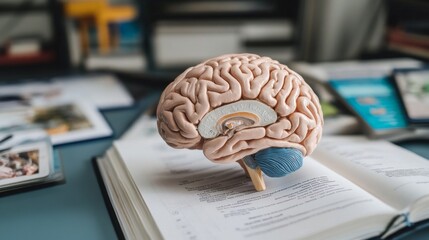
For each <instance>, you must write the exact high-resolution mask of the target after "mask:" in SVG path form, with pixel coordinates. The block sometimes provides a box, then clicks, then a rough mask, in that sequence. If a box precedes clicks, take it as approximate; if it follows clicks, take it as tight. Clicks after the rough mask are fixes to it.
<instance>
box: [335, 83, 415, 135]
mask: <svg viewBox="0 0 429 240" xmlns="http://www.w3.org/2000/svg"><path fill="white" fill-rule="evenodd" d="M328 84H329V86H330V88H331V89H332V90H333V93H334V94H335V95H337V97H338V99H340V100H341V101H342V102H343V103H344V104H345V105H346V107H348V108H349V109H350V110H351V111H352V112H353V113H355V115H356V116H357V117H358V118H359V119H360V120H361V122H362V123H363V126H364V130H365V132H366V133H367V134H368V135H370V136H373V137H377V136H385V135H393V134H396V133H398V132H403V131H408V129H407V128H408V123H407V120H406V117H405V113H404V111H403V109H402V106H401V103H400V100H399V97H398V95H397V92H396V90H395V88H394V86H393V84H392V83H391V81H390V80H389V77H388V76H370V77H356V78H344V79H341V78H338V79H331V80H330V81H329V82H328Z"/></svg>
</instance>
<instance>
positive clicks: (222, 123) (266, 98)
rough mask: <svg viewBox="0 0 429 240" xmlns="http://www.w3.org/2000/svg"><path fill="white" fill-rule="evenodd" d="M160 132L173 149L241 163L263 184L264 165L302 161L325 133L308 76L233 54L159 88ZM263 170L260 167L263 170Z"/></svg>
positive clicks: (283, 168)
mask: <svg viewBox="0 0 429 240" xmlns="http://www.w3.org/2000/svg"><path fill="white" fill-rule="evenodd" d="M157 117H158V131H159V133H160V135H161V136H162V138H163V139H164V140H165V141H166V142H167V143H168V144H169V145H170V146H172V147H174V148H189V149H202V150H203V153H204V155H205V156H206V157H207V158H208V159H210V160H211V161H213V162H216V163H230V162H238V163H240V165H241V166H242V167H243V169H244V170H245V172H246V173H247V174H248V175H249V176H250V177H251V179H252V182H253V184H254V186H255V188H256V190H258V191H262V190H264V189H265V183H264V181H263V178H262V172H264V173H265V174H266V175H268V176H270V177H280V176H284V175H286V174H288V173H291V172H293V171H296V170H297V169H299V168H300V167H301V166H302V162H303V157H304V156H307V155H309V154H310V153H311V152H312V151H313V150H314V149H315V147H316V145H317V143H318V142H319V140H320V138H321V135H322V125H323V115H322V111H321V107H320V104H319V100H318V98H317V96H316V95H315V93H314V92H313V90H312V89H311V88H310V86H309V85H308V84H307V83H306V82H305V81H304V80H303V78H302V77H301V76H300V75H298V74H297V73H295V72H294V71H292V70H290V69H289V68H288V67H287V66H285V65H283V64H280V63H279V62H278V61H275V60H272V59H271V58H269V57H260V56H258V55H254V54H230V55H224V56H220V57H216V58H213V59H209V60H207V61H205V62H203V63H201V64H199V65H196V66H194V67H190V68H188V69H187V70H186V71H185V72H183V73H182V74H181V75H179V76H178V77H177V78H176V79H175V80H174V81H173V82H172V83H171V84H170V85H168V86H167V88H166V89H165V90H164V92H163V94H162V95H161V98H160V101H159V105H158V109H157ZM261 171H262V172H261Z"/></svg>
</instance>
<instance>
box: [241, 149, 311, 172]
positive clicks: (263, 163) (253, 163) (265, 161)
mask: <svg viewBox="0 0 429 240" xmlns="http://www.w3.org/2000/svg"><path fill="white" fill-rule="evenodd" d="M303 159H304V156H303V155H302V153H301V151H300V150H298V149H295V148H266V149H262V150H261V151H259V152H257V153H256V154H254V155H250V156H246V157H245V158H244V162H245V163H246V165H247V166H249V167H250V168H253V169H255V168H256V167H260V168H261V170H262V172H264V173H265V174H266V175H267V176H269V177H283V176H286V175H287V174H289V173H292V172H294V171H296V170H298V169H299V168H300V167H301V166H302V162H303Z"/></svg>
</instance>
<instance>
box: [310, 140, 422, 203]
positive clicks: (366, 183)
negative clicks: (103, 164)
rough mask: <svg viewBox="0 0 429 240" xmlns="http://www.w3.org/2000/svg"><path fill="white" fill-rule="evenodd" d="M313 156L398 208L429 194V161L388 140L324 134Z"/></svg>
mask: <svg viewBox="0 0 429 240" xmlns="http://www.w3.org/2000/svg"><path fill="white" fill-rule="evenodd" d="M312 156H313V157H314V158H316V159H317V160H318V161H319V162H320V163H322V164H324V165H325V166H327V167H329V168H331V169H333V170H334V171H336V172H338V173H340V174H342V175H343V176H345V177H346V178H347V179H350V180H351V181H353V182H354V183H356V184H357V185H359V186H361V187H362V188H364V189H365V190H367V191H368V192H370V193H372V194H373V195H375V196H377V197H378V198H380V199H381V200H383V201H384V202H386V203H388V204H389V205H391V206H393V207H394V208H396V209H398V210H406V208H408V207H410V205H411V204H413V203H414V202H415V201H417V200H419V199H421V198H422V197H425V196H429V161H428V160H426V159H424V158H422V157H420V156H418V155H416V154H414V153H412V152H410V151H408V150H406V149H403V148H401V147H399V146H396V145H394V144H392V143H389V142H387V141H374V140H368V139H366V138H364V137H325V138H323V139H322V142H321V143H320V144H319V146H318V147H317V149H316V151H315V152H314V154H313V155H312Z"/></svg>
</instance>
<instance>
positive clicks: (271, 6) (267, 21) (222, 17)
mask: <svg viewBox="0 0 429 240" xmlns="http://www.w3.org/2000/svg"><path fill="white" fill-rule="evenodd" d="M139 3H140V12H141V18H140V21H141V24H142V26H143V41H142V43H143V51H144V53H145V56H146V61H147V71H150V72H179V71H183V69H184V68H185V67H186V66H190V65H193V64H196V63H198V62H201V61H203V60H204V59H207V58H211V57H214V56H218V55H221V54H226V53H234V52H252V53H256V54H260V55H269V56H272V57H273V58H275V59H278V60H280V61H282V62H287V61H290V60H293V59H294V57H295V52H294V51H295V43H296V40H295V32H296V31H295V25H296V24H297V21H298V20H297V19H298V7H299V3H298V1H287V2H284V1H278V0H269V1H256V0H250V1H249V0H247V1H246V0H238V1H237V0H236V1H191V0H181V1H140V2H139Z"/></svg>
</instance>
